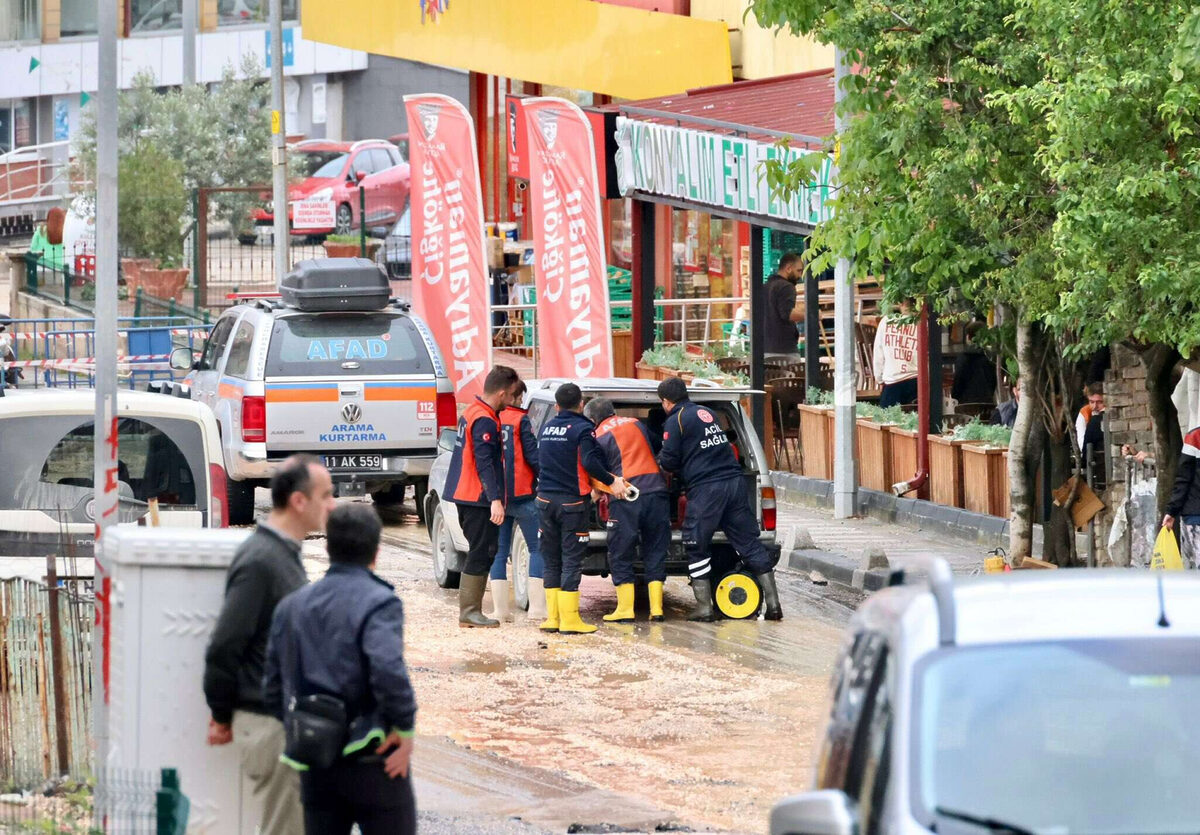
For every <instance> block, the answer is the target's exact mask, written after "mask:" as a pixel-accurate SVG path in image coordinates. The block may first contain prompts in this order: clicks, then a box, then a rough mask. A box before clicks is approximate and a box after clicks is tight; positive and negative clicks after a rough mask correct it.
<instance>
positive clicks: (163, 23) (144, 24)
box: [129, 0, 183, 32]
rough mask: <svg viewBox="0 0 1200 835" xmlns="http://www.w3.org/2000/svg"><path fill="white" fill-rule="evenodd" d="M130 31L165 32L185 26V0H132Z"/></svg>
mask: <svg viewBox="0 0 1200 835" xmlns="http://www.w3.org/2000/svg"><path fill="white" fill-rule="evenodd" d="M129 7H130V10H131V14H130V16H129V21H130V23H129V31H130V32H164V31H168V30H171V29H180V28H182V27H183V0H131V2H130V6H129Z"/></svg>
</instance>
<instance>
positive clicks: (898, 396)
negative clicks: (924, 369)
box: [879, 377, 920, 408]
mask: <svg viewBox="0 0 1200 835" xmlns="http://www.w3.org/2000/svg"><path fill="white" fill-rule="evenodd" d="M919 392H920V388H919V387H918V386H917V378H916V377H913V378H911V379H909V380H901V381H900V382H898V383H891V384H890V385H886V386H884V387H883V389H882V390H881V391H880V392H879V405H880V406H882V407H884V408H887V407H888V406H907V405H908V404H909V403H916V402H917V396H918V393H919Z"/></svg>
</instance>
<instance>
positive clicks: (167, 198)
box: [117, 142, 187, 267]
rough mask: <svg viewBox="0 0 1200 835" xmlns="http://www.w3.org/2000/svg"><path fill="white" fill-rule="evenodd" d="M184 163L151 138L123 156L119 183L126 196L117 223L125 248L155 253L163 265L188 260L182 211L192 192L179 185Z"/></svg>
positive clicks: (143, 255)
mask: <svg viewBox="0 0 1200 835" xmlns="http://www.w3.org/2000/svg"><path fill="white" fill-rule="evenodd" d="M182 178H183V164H182V163H181V162H179V160H176V159H172V158H171V157H169V156H167V154H166V153H164V152H163V151H162V150H160V149H159V148H158V146H157V145H154V144H152V143H150V142H141V143H138V147H137V148H136V149H135V150H134V151H133V152H132V153H129V154H127V155H126V156H124V157H122V158H121V161H120V165H119V166H118V169H117V183H118V188H119V189H120V192H121V195H122V196H121V201H120V204H119V205H118V207H117V226H118V234H119V235H120V243H121V248H122V249H123V250H125V251H126V252H128V253H129V254H130V255H133V256H135V257H138V258H153V259H154V260H155V261H157V262H158V265H159V266H160V267H178V266H180V262H181V261H182V260H183V235H182V234H181V232H180V229H181V227H182V226H183V214H184V211H185V210H186V209H187V198H186V195H185V193H184V191H183V189H182V188H180V186H179V182H180V180H181V179H182Z"/></svg>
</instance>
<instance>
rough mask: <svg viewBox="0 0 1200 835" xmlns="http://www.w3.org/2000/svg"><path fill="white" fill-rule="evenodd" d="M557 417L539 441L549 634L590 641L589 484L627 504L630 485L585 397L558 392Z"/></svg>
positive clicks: (571, 387)
mask: <svg viewBox="0 0 1200 835" xmlns="http://www.w3.org/2000/svg"><path fill="white" fill-rule="evenodd" d="M554 402H555V403H557V404H558V414H556V415H555V416H554V417H552V418H550V420H548V421H546V424H545V426H543V427H542V432H541V434H540V435H539V436H538V470H539V472H538V495H537V504H538V512H539V513H540V514H541V519H542V526H541V533H542V543H541V544H542V562H543V563H544V565H545V572H544V576H545V579H544V583H545V591H546V610H547V611H546V620H545V621H543V622H542V624H541V626H540V627H539V628H540V629H542V630H543V631H545V632H565V633H575V634H583V635H586V634H587V633H589V632H595V631H596V627H594V626H592V625H591V624H590V623H584V622H583V621H582V620H581V619H580V617H579V577H580V575H581V574H582V569H583V558H584V557H585V556H586V555H587V547H588V539H589V534H588V527H589V525H588V522H589V517H590V515H591V500H592V488H591V484H590V481H589V479H595V480H596V481H598V482H600V483H601V484H604V485H606V486H607V487H608V488H609V489H610V490H611V491H612V494H613V495H614V496H616V497H617V498H619V499H620V498H624V496H625V491H626V489H627V485H626V484H625V479H623V478H621V477H620V476H618V475H614V474H613V472H612V471H611V470H610V469H609V467H608V459H607V457H606V456H605V454H604V450H602V449H600V445H599V444H597V443H596V425H595V424H594V423H592V422H591V421H590V420H588V419H587V418H585V417H584V416H583V414H582V413H581V410H582V409H583V392H582V391H580V389H579V386H577V385H575V384H574V383H563V384H562V385H561V386H559V387H558V388H557V389H556V390H555V392H554Z"/></svg>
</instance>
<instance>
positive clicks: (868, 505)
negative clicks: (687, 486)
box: [771, 470, 1042, 555]
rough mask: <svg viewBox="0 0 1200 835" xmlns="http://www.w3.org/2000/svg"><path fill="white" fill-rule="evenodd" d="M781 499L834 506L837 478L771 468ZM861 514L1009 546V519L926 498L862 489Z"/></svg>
mask: <svg viewBox="0 0 1200 835" xmlns="http://www.w3.org/2000/svg"><path fill="white" fill-rule="evenodd" d="M771 476H772V477H773V478H774V480H775V490H776V496H777V498H778V499H779V500H781V501H784V502H787V503H789V504H796V505H800V506H803V507H810V508H821V509H824V510H829V509H832V508H833V482H832V481H826V480H824V479H819V478H807V477H805V476H802V475H797V474H796V473H785V472H780V471H777V470H773V471H772V472H771ZM857 514H858V515H859V516H866V517H870V518H872V519H878V520H879V521H881V522H887V523H888V524H893V525H902V526H904V527H907V528H911V529H913V530H918V531H927V532H929V533H933V534H936V535H939V536H944V537H947V538H950V539H954V540H957V541H958V542H962V543H964V544H969V545H974V546H977V547H983V548H1004V549H1006V550H1007V549H1008V520H1007V519H1001V518H1000V517H998V516H988V515H986V514H983V513H973V512H971V511H969V510H962V509H960V508H957V507H947V506H946V505H940V504H934V503H933V502H930V501H925V500H923V499H905V498H900V497H897V496H894V495H892V494H891V493H882V492H880V491H878V490H868V489H866V488H863V487H860V488H859V489H858V507H857ZM1041 552H1042V527H1041V525H1035V526H1034V531H1033V553H1034V554H1039V555H1040V554H1041Z"/></svg>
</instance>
